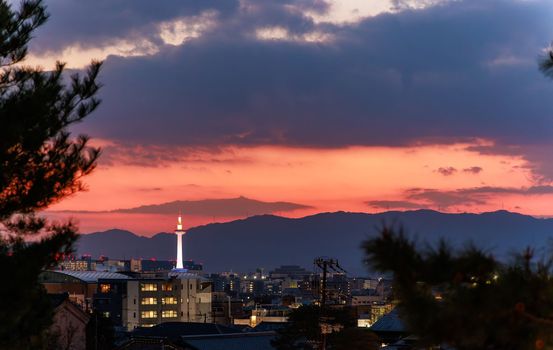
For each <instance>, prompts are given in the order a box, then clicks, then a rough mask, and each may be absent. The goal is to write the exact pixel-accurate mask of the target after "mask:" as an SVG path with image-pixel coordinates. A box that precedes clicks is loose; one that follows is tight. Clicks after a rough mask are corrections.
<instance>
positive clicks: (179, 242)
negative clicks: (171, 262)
mask: <svg viewBox="0 0 553 350" xmlns="http://www.w3.org/2000/svg"><path fill="white" fill-rule="evenodd" d="M185 233H186V231H184V230H183V229H182V217H181V215H180V214H179V219H178V221H177V229H176V230H175V234H176V235H177V267H176V268H177V269H184V266H183V264H182V236H184V234H185Z"/></svg>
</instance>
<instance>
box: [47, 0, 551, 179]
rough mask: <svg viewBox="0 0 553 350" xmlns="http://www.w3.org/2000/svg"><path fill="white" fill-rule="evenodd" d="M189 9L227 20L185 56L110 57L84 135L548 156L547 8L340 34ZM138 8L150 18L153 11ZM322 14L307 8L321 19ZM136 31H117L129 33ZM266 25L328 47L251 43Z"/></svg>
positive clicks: (506, 4) (392, 22)
mask: <svg viewBox="0 0 553 350" xmlns="http://www.w3.org/2000/svg"><path fill="white" fill-rule="evenodd" d="M61 2H63V1H61ZM103 3H104V2H103V1H101V2H100V4H103ZM105 3H106V4H107V3H108V2H105ZM109 3H110V4H111V3H112V2H109ZM193 3H194V4H197V3H201V4H202V5H201V6H200V5H194V6H193V8H192V9H183V10H182V11H180V10H174V9H173V11H174V12H175V14H179V13H180V14H181V15H182V13H184V12H186V13H185V14H186V15H193V14H198V13H201V11H203V10H205V9H206V8H208V7H209V6H212V7H213V8H217V9H219V10H218V11H219V12H220V13H222V14H224V15H221V17H220V18H219V19H218V22H217V26H216V27H215V28H214V29H212V30H211V31H209V32H207V33H205V34H204V35H203V36H201V37H200V38H198V39H195V40H192V41H190V42H188V43H186V44H185V45H182V46H180V47H161V51H160V52H159V53H158V54H157V55H154V56H149V57H135V58H122V57H110V58H108V59H107V61H106V65H105V68H104V71H103V75H102V80H103V82H104V84H105V88H104V89H103V91H102V95H103V99H104V104H103V106H102V107H101V109H100V110H99V111H98V113H96V115H94V116H93V117H91V119H90V121H89V122H87V123H85V124H83V130H85V131H87V132H88V133H90V134H92V135H93V136H100V137H103V138H108V139H114V140H118V141H120V142H126V143H130V144H145V145H150V144H155V145H186V146H218V145H223V144H235V145H236V144H238V145H258V144H279V145H294V146H308V147H342V146H348V145H385V146H403V145H411V144H415V143H417V144H420V143H452V142H456V141H472V140H476V139H482V138H483V139H490V140H493V141H494V142H496V144H497V145H499V146H505V147H510V146H512V145H517V146H520V147H523V146H524V147H526V148H524V149H530V148H533V147H534V148H538V147H543V146H544V145H551V144H552V143H553V142H552V141H551V137H552V136H553V122H552V117H553V105H552V104H551V103H550V100H551V96H553V83H551V82H550V81H548V80H546V79H545V78H544V77H542V76H541V75H540V73H539V72H538V70H537V64H536V58H537V55H538V54H539V53H540V50H541V48H542V47H544V46H545V45H546V44H547V43H548V42H549V40H550V39H552V38H553V22H552V21H551V20H550V19H551V15H552V14H553V10H552V5H551V3H550V2H549V1H545V0H543V1H533V2H521V1H507V0H503V1H491V0H484V1H457V2H452V3H447V4H445V5H443V6H436V7H431V8H428V9H426V10H417V11H403V12H401V13H398V14H389V15H381V16H377V17H374V18H369V19H366V20H364V21H362V22H360V23H357V24H354V25H341V26H335V25H331V24H316V23H313V21H311V20H310V19H308V18H306V17H305V16H303V15H302V14H301V13H299V14H298V13H297V12H294V11H291V10H290V8H289V7H287V6H284V5H291V4H292V5H293V4H294V2H288V3H284V5H281V4H279V2H273V1H268V2H251V3H250V4H251V5H252V6H251V9H250V10H248V11H245V10H244V9H243V7H240V6H237V5H236V3H231V4H230V5H229V4H227V3H226V2H224V3H225V5H224V6H223V5H221V3H219V2H215V1H212V2H208V4H214V5H209V6H208V5H205V6H204V5H203V4H204V3H203V2H193ZM140 4H141V5H140V6H138V8H139V9H141V11H142V10H143V9H144V8H146V7H145V6H148V4H150V2H140ZM314 4H315V5H314ZM320 4H321V2H301V3H299V7H300V8H301V6H311V7H313V6H315V7H314V8H316V9H318V10H319V11H324V10H325V7H324V5H320ZM75 6H76V5H75ZM91 6H92V5H91ZM103 6H107V5H103ZM151 6H153V5H151ZM156 6H157V3H156ZM175 6H176V5H175ZM190 6H192V5H190ZM221 6H223V7H221ZM317 6H319V7H317ZM162 7H163V9H161V10H159V16H158V17H156V18H155V20H154V19H147V20H145V22H148V21H150V22H152V23H153V22H155V21H156V20H162V19H163V20H164V19H166V18H168V16H169V11H170V10H169V7H170V6H168V5H167V8H166V6H162ZM89 10H90V11H93V7H91V8H90V9H89ZM137 11H138V10H137ZM151 11H152V12H156V11H158V10H151ZM164 11H165V12H164ZM179 11H180V12H179ZM51 12H52V14H53V15H54V14H55V13H54V11H53V8H52V11H51ZM118 13H119V12H118ZM120 13H123V14H124V13H125V11H120ZM156 13H157V12H156ZM123 14H120V15H118V16H124V15H123ZM131 14H132V11H131ZM91 16H92V17H93V16H94V15H91ZM109 16H110V15H108V17H109ZM131 17H133V16H131ZM139 18H140V16H139ZM112 20H114V19H112ZM129 21H130V22H133V23H134V21H135V19H134V18H133V19H131V20H129ZM123 22H124V21H123ZM130 22H129V23H127V24H125V25H123V24H116V25H115V27H114V28H112V29H110V30H112V31H115V32H116V33H117V32H119V33H122V34H121V35H124V33H125V31H127V32H132V30H131V29H129V28H131V27H132V25H133V23H130ZM76 25H77V24H76ZM105 25H106V28H108V27H110V25H111V24H109V23H106V24H105ZM60 26H61V24H60ZM266 26H282V27H285V28H287V29H288V30H289V31H290V32H291V33H293V34H295V35H303V34H306V33H311V32H313V31H321V32H325V33H327V34H329V35H331V36H332V37H333V38H334V40H332V41H330V42H325V43H306V42H297V41H296V42H295V41H282V40H280V41H279V40H269V41H261V40H257V39H256V38H255V37H254V35H253V34H254V32H255V28H261V27H266ZM46 27H47V26H46ZM84 27H86V28H89V25H86V26H84V25H83V28H84ZM65 28H69V27H65ZM77 28H80V26H77ZM86 28H85V29H86ZM85 29H83V30H85ZM127 29H128V30H127ZM52 30H53V29H52ZM88 30H89V31H90V33H92V34H90V35H92V36H94V35H96V34H94V30H93V29H88ZM102 30H103V29H101V30H100V34H101V33H102ZM85 34H86V33H85ZM85 34H82V35H85ZM78 35H81V34H75V36H76V37H77V36H78ZM86 35H88V34H86ZM98 35H99V34H98ZM102 35H103V34H102ZM105 35H108V33H107V29H106V33H105ZM69 36H71V34H69ZM91 40H96V39H91ZM519 149H522V148H519ZM518 154H521V155H523V156H525V157H526V158H527V159H528V160H530V161H533V162H535V163H536V164H535V165H533V166H534V167H535V169H536V171H549V170H551V171H552V172H551V175H553V169H548V168H546V167H544V165H543V164H545V163H544V162H547V161H548V160H551V156H550V155H549V154H551V152H549V153H543V154H542V155H541V156H540V157H538V158H536V159H535V158H532V154H529V153H518ZM549 163H551V162H549ZM540 164H542V165H540Z"/></svg>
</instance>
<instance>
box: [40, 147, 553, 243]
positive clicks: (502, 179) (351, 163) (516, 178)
mask: <svg viewBox="0 0 553 350" xmlns="http://www.w3.org/2000/svg"><path fill="white" fill-rule="evenodd" d="M467 146H469V145H466V144H455V145H442V146H414V147H404V148H383V147H350V148H342V149H305V148H289V147H268V146H265V147H248V148H239V147H227V148H224V149H222V150H221V149H219V150H216V151H209V150H201V151H197V150H194V151H190V150H186V149H171V148H168V149H167V150H166V151H167V152H173V156H174V158H172V160H171V161H163V160H159V161H152V162H151V163H148V162H141V161H140V160H137V159H136V156H134V155H129V156H128V158H126V155H125V154H128V153H127V152H120V153H118V154H117V155H115V156H114V155H111V156H110V158H109V159H110V161H109V162H108V161H107V159H106V160H104V162H102V161H100V165H99V167H98V168H97V170H96V171H95V173H93V174H92V175H91V176H89V177H88V178H87V181H86V182H87V184H88V187H89V190H88V191H87V192H83V193H79V194H77V195H75V196H73V197H72V198H70V199H67V200H65V201H63V202H61V203H59V204H57V205H55V206H54V207H52V208H51V210H86V211H108V210H113V209H118V208H132V207H137V206H140V205H146V204H160V203H164V202H170V201H175V200H201V199H208V198H233V197H238V196H245V197H248V198H252V199H256V200H261V201H287V202H294V203H299V204H304V205H309V206H312V207H314V208H313V209H308V210H299V211H296V212H283V213H275V214H277V215H283V216H292V217H297V216H303V215H306V214H311V213H315V212H322V211H339V210H344V211H357V212H378V211H384V210H386V209H395V208H388V207H386V206H383V207H382V208H377V207H374V206H370V205H368V204H367V203H366V202H367V201H381V200H386V201H404V200H405V201H411V202H412V201H413V198H409V193H410V192H409V191H410V190H411V191H412V190H413V189H432V190H436V191H443V192H448V191H456V190H458V189H467V188H479V187H509V188H526V187H530V186H531V185H532V181H531V175H532V174H531V173H530V171H529V170H528V168H527V167H526V162H525V161H524V160H523V159H521V158H519V157H509V156H498V155H482V154H478V153H476V152H472V151H469V150H467ZM106 153H108V152H106ZM131 154H132V153H131ZM175 159H176V160H175ZM471 168H480V169H481V170H478V171H473V172H471V171H469V169H471ZM444 169H450V172H451V174H446V173H447V171H446V170H444ZM452 169H453V170H452ZM550 197H551V195H521V194H516V193H515V194H512V193H501V194H492V195H487V196H486V198H485V200H484V201H482V203H476V204H475V203H471V202H470V201H469V202H467V203H459V204H455V205H447V206H445V205H442V206H440V204H437V203H433V202H428V201H425V200H422V202H421V200H420V199H416V200H415V201H416V202H417V203H424V207H426V208H429V209H435V210H441V211H446V212H459V211H470V212H481V211H492V210H498V209H506V210H511V211H517V212H523V213H527V214H533V215H543V214H547V213H548V210H549V203H550V202H551V198H550ZM469 198H470V196H469ZM399 209H401V208H399ZM407 209H414V208H407ZM184 214H185V220H186V221H187V222H186V223H185V224H187V225H188V227H190V226H194V225H198V224H204V223H207V222H212V221H227V220H231V219H236V218H232V217H230V218H229V217H226V218H225V217H214V216H211V217H207V216H206V217H194V218H192V217H189V218H187V217H186V213H184ZM56 216H57V215H56ZM69 216H73V217H75V218H77V219H78V220H79V221H80V222H81V230H82V232H91V231H94V230H101V229H108V228H113V227H118V228H124V229H129V230H131V231H134V232H137V233H141V234H152V233H156V232H160V231H170V230H172V228H173V227H172V226H173V221H174V218H166V217H163V215H161V216H160V215H158V216H156V215H150V216H147V215H146V216H144V215H138V214H104V213H102V214H98V213H89V214H79V213H73V214H70V215H69ZM62 217H67V215H62Z"/></svg>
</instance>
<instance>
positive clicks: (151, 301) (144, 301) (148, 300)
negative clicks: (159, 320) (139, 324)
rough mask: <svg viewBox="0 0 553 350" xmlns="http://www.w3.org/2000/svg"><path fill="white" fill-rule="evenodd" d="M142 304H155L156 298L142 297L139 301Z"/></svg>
mask: <svg viewBox="0 0 553 350" xmlns="http://www.w3.org/2000/svg"><path fill="white" fill-rule="evenodd" d="M140 304H142V305H155V304H157V298H142V300H141V301H140Z"/></svg>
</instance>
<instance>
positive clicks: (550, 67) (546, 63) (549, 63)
mask: <svg viewBox="0 0 553 350" xmlns="http://www.w3.org/2000/svg"><path fill="white" fill-rule="evenodd" d="M539 66H540V70H541V71H542V73H543V74H545V75H546V76H548V77H549V78H553V47H550V48H549V49H547V51H546V53H545V54H544V55H543V56H541V57H540V59H539Z"/></svg>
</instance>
